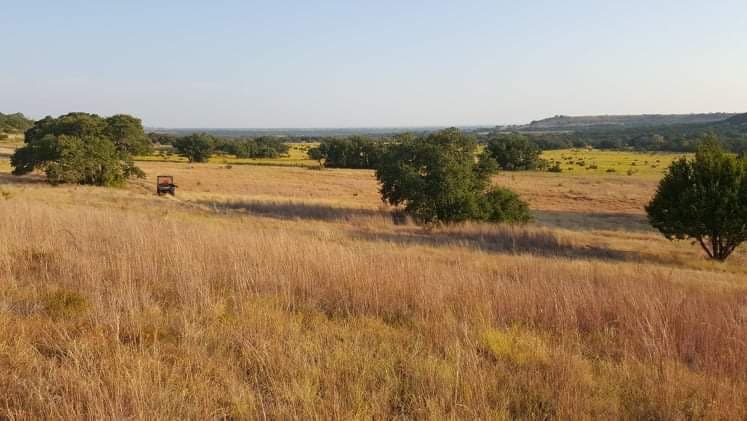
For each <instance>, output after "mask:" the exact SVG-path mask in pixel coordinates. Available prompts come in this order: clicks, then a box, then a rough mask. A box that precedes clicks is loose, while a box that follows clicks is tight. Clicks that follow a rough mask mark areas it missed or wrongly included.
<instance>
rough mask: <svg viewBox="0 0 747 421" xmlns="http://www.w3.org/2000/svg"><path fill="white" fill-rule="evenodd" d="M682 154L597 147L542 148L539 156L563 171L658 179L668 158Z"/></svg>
mask: <svg viewBox="0 0 747 421" xmlns="http://www.w3.org/2000/svg"><path fill="white" fill-rule="evenodd" d="M683 155H686V154H681V153H672V152H633V151H631V152H621V151H610V150H598V149H584V148H579V149H560V150H553V151H544V152H543V153H542V158H544V159H546V160H548V161H549V162H550V166H553V165H554V164H555V163H559V164H560V168H561V169H562V170H563V173H565V174H571V175H623V176H633V175H635V176H637V177H644V178H655V179H659V178H660V177H661V176H662V175H664V173H665V172H666V170H667V168H669V165H671V164H672V161H674V160H676V159H678V158H680V157H681V156H683Z"/></svg>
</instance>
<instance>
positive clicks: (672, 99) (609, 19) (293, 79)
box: [0, 0, 747, 128]
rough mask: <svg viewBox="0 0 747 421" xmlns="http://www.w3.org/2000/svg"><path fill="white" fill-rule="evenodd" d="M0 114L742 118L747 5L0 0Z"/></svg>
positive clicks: (311, 123) (230, 122)
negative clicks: (669, 115) (714, 115)
mask: <svg viewBox="0 0 747 421" xmlns="http://www.w3.org/2000/svg"><path fill="white" fill-rule="evenodd" d="M0 39H1V40H2V44H3V48H2V49H0V52H1V53H0V112H3V113H10V112H23V113H24V114H26V115H27V116H30V117H32V118H41V117H43V116H46V115H53V116H56V115H59V114H63V113H67V112H71V111H85V112H92V113H97V114H100V115H112V114H117V113H127V114H132V115H135V116H137V117H140V118H141V119H143V123H144V124H145V125H147V126H150V127H190V128H195V127H203V128H216V127H228V128H274V127H282V128H311V127H404V126H451V125H456V126H467V125H497V124H514V123H525V122H529V121H531V120H536V119H540V118H545V117H550V116H553V115H556V114H563V115H597V114H641V113H691V112H746V111H747V1H744V0H737V1H731V0H714V1H708V2H707V1H702V0H699V1H691V0H679V1H669V0H661V1H657V0H646V1H638V0H630V1H624V2H623V1H602V0H598V1H580V0H566V1H560V0H558V1H532V0H527V1H518V0H516V1H501V0H493V1H469V0H464V1H418V0H409V1H408V0H399V1H388V0H378V1H371V0H367V1H357V0H347V1H321V0H320V1H282V0H278V1H249V0H245V1H227V0H226V1H221V0H214V1H191V0H181V1H158V0H152V1H140V0H131V1H114V0H110V1H107V0H97V1H67V0H55V1H34V0H24V1H18V0H13V1H8V0H0Z"/></svg>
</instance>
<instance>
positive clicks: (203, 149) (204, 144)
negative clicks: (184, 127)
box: [173, 133, 215, 162]
mask: <svg viewBox="0 0 747 421" xmlns="http://www.w3.org/2000/svg"><path fill="white" fill-rule="evenodd" d="M173 146H174V149H176V150H177V152H178V153H179V155H182V156H184V157H186V158H187V159H188V160H189V162H207V161H208V159H210V157H211V156H212V155H213V151H214V150H215V139H213V137H212V136H210V135H209V134H207V133H194V134H191V135H189V136H184V137H180V138H178V139H176V140H174V142H173Z"/></svg>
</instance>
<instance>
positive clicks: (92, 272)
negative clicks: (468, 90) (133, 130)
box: [0, 160, 747, 419]
mask: <svg viewBox="0 0 747 421" xmlns="http://www.w3.org/2000/svg"><path fill="white" fill-rule="evenodd" d="M139 165H140V166H141V167H142V168H143V169H144V170H145V171H146V173H147V174H148V178H147V179H146V180H138V181H133V182H132V183H130V185H129V186H128V187H127V188H125V189H105V188H93V187H77V186H63V187H49V186H47V185H45V184H44V183H43V182H42V181H41V180H40V178H39V177H37V176H29V177H24V178H21V179H17V178H15V177H12V176H10V175H8V174H7V171H8V166H7V163H3V162H2V160H0V232H2V235H0V285H1V286H2V287H1V288H0V390H3V393H1V394H0V418H8V419H39V418H53V419H54V418H57V419H71V418H72V419H101V418H108V419H111V418H117V419H120V418H135V419H185V418H190V419H205V418H231V419H268V418H270V419H288V418H293V419H308V418H323V419H329V418H333V419H382V418H402V419H411V418H413V419H443V418H460V419H517V418H520V419H551V418H556V419H744V418H745V417H747V359H745V358H744V356H745V355H747V273H746V272H745V267H746V266H747V252H746V251H745V249H744V248H742V249H741V250H738V251H737V253H736V255H735V256H734V257H733V258H732V259H731V260H730V261H729V262H728V263H726V264H715V263H711V262H708V261H706V260H704V259H703V257H702V254H701V252H700V251H699V249H698V248H696V246H693V245H691V244H689V243H687V242H678V243H670V242H668V241H666V240H664V239H663V238H661V237H660V236H659V235H658V234H656V233H655V232H652V231H651V230H650V228H648V226H647V224H646V223H645V217H644V213H643V210H642V206H643V204H644V203H645V202H646V200H648V198H649V197H650V196H651V194H652V193H653V191H654V188H655V186H656V180H655V179H653V178H650V177H638V176H635V175H634V176H630V177H628V176H625V177H621V176H619V175H611V176H607V175H601V176H595V177H581V176H566V175H564V174H544V173H542V174H541V173H516V174H508V173H503V174H501V175H499V176H497V177H496V178H495V182H496V183H499V184H502V185H507V186H509V187H511V188H513V189H515V190H516V191H517V192H519V193H520V194H521V195H522V196H524V197H525V198H526V199H527V200H528V201H529V202H530V205H531V207H532V209H533V211H534V212H535V215H536V218H537V222H536V223H535V224H532V225H529V226H526V227H506V226H489V225H481V224H470V225H464V226H458V227H452V228H441V229H433V230H429V231H426V230H423V229H421V228H419V227H416V226H414V225H411V224H404V225H395V224H393V222H392V220H391V218H390V217H389V215H388V213H387V211H388V209H387V208H386V207H384V206H383V205H382V204H381V202H380V200H379V198H378V194H377V186H376V183H375V180H374V178H373V173H372V172H370V171H357V170H323V171H320V170H313V169H307V168H296V167H278V166H275V167H269V166H249V165H247V166H240V165H236V166H232V167H231V168H227V167H226V165H225V164H222V163H209V164H194V165H190V164H186V163H179V162H141V163H139ZM162 174H171V175H174V176H175V180H176V184H177V185H179V188H178V190H177V196H176V198H166V197H164V198H158V197H156V196H155V195H154V193H153V186H154V179H155V176H156V175H162Z"/></svg>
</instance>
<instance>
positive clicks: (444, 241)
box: [198, 200, 658, 261]
mask: <svg viewBox="0 0 747 421" xmlns="http://www.w3.org/2000/svg"><path fill="white" fill-rule="evenodd" d="M198 203H200V204H202V205H205V206H208V207H210V208H212V209H216V210H222V211H238V212H248V213H251V214H254V215H259V216H263V217H270V218H277V219H284V220H297V219H301V220H304V219H308V220H318V221H327V222H341V221H342V222H349V221H352V220H355V219H361V218H381V219H384V220H390V221H392V224H391V225H389V227H390V229H387V230H385V231H382V230H371V229H368V228H354V227H353V228H351V231H350V236H351V238H353V239H355V240H362V241H371V242H385V243H393V244H397V245H403V246H426V247H439V248H440V247H466V248H471V249H475V250H480V251H483V252H489V253H496V254H534V255H539V256H546V257H561V258H584V259H604V260H618V261H644V260H658V259H657V257H656V256H645V255H642V254H640V253H637V252H629V251H621V250H612V249H608V248H605V247H598V246H590V245H582V244H576V243H574V242H573V241H571V240H568V239H564V238H562V237H559V236H557V235H556V234H554V233H553V232H551V231H549V230H547V229H543V228H538V227H535V226H531V225H530V226H527V227H521V226H510V225H498V226H489V225H465V226H455V227H448V228H436V229H431V230H428V229H425V228H421V227H416V226H413V225H408V224H405V225H404V226H396V222H400V223H401V220H400V218H399V216H398V215H397V214H393V213H391V212H388V211H384V210H371V209H355V208H340V207H332V206H329V205H324V204H310V203H299V202H292V201H260V200H244V201H231V202H216V201H199V202H198Z"/></svg>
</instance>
